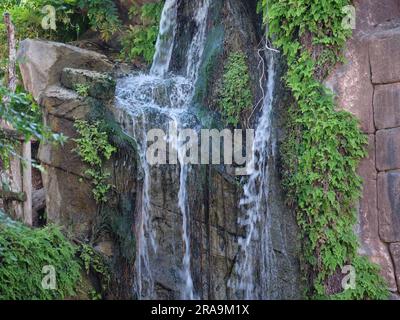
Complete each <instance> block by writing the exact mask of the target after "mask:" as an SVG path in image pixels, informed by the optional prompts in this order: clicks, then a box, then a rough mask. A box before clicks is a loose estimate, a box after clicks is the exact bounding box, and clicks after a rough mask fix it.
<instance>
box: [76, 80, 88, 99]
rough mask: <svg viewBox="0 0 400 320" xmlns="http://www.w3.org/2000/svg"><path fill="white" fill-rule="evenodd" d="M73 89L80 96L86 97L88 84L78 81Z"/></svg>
mask: <svg viewBox="0 0 400 320" xmlns="http://www.w3.org/2000/svg"><path fill="white" fill-rule="evenodd" d="M74 89H75V91H76V93H77V94H79V95H80V96H81V97H87V96H88V95H89V89H90V86H89V85H87V84H82V83H78V84H76V85H75V88H74Z"/></svg>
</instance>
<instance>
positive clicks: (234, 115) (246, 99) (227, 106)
mask: <svg viewBox="0 0 400 320" xmlns="http://www.w3.org/2000/svg"><path fill="white" fill-rule="evenodd" d="M252 103H253V95H252V92H251V87H250V75H249V68H248V66H247V62H246V56H245V55H244V53H243V52H233V53H231V54H230V55H229V56H228V60H227V62H226V66H225V70H224V74H223V77H222V83H221V86H220V88H219V100H218V105H219V109H220V111H221V112H222V115H223V117H224V119H225V121H226V123H228V124H230V125H233V126H237V125H238V123H239V122H240V116H241V114H242V112H243V111H245V110H248V109H249V108H251V106H252Z"/></svg>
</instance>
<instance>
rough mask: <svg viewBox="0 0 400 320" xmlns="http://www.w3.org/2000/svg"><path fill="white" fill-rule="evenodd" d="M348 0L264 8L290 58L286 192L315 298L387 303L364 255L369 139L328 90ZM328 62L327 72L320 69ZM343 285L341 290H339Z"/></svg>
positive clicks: (273, 0)
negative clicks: (352, 276)
mask: <svg viewBox="0 0 400 320" xmlns="http://www.w3.org/2000/svg"><path fill="white" fill-rule="evenodd" d="M349 4H350V2H349V1H348V0H328V1H320V0H311V1H310V0H298V1H292V0H261V1H260V6H259V7H260V9H263V12H264V16H265V22H266V23H268V25H269V30H270V36H271V37H272V39H273V40H274V44H275V46H276V47H278V48H280V49H281V50H282V52H283V55H284V56H285V58H286V61H287V65H288V70H287V74H286V76H285V80H286V84H287V86H288V88H289V89H290V90H291V93H292V95H293V97H294V99H295V103H294V104H293V105H292V106H291V107H290V108H289V109H290V111H289V117H288V121H287V123H288V127H287V129H288V133H289V134H288V137H287V139H286V141H285V143H284V146H283V158H284V162H285V170H284V175H285V186H286V188H287V190H288V191H289V192H288V198H289V199H291V200H292V202H293V204H294V205H296V208H297V221H298V225H299V227H300V230H301V234H302V236H303V240H304V253H303V255H304V263H305V270H306V276H307V277H308V279H309V280H310V282H311V286H312V288H313V290H312V293H311V294H312V296H313V297H314V298H330V299H381V298H386V297H387V296H388V291H387V287H386V284H385V283H384V281H383V279H382V278H381V277H380V275H379V268H378V267H377V266H375V265H373V264H372V263H371V262H369V260H368V259H367V258H366V257H360V256H359V255H358V254H357V249H358V246H359V244H358V239H357V236H356V235H355V233H354V226H355V224H356V221H357V215H356V210H355V202H356V201H357V200H358V199H359V196H360V190H361V179H360V177H359V176H358V175H357V173H356V170H357V167H358V164H359V161H360V160H361V159H362V158H363V157H364V156H365V155H366V151H365V145H366V142H367V139H366V137H365V135H363V134H362V132H361V131H360V129H359V124H358V121H357V120H356V119H355V118H354V117H353V116H352V115H351V114H349V113H348V112H345V111H336V110H335V104H334V99H333V94H332V92H330V91H329V90H328V89H327V88H325V87H324V86H323V84H322V83H321V82H322V80H323V79H324V77H325V76H326V75H327V74H328V72H329V71H330V69H331V68H332V67H333V66H334V65H335V64H336V63H337V62H338V61H340V60H341V50H342V48H343V47H344V45H345V41H346V39H347V37H348V36H349V35H350V33H351V32H350V31H351V30H348V29H346V28H345V26H344V25H343V24H342V21H343V19H344V18H345V17H344V13H343V12H344V11H343V8H344V7H345V6H347V5H349ZM321 61H324V64H322V63H320V62H321ZM345 265H351V266H353V267H354V269H355V271H356V287H355V288H351V289H348V290H345V291H344V290H343V289H342V288H332V286H333V287H335V285H334V283H335V281H333V282H332V281H331V279H335V278H337V277H338V276H339V277H343V276H342V275H341V271H342V268H343V267H344V266H345ZM339 285H340V284H339Z"/></svg>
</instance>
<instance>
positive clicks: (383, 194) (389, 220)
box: [378, 171, 400, 243]
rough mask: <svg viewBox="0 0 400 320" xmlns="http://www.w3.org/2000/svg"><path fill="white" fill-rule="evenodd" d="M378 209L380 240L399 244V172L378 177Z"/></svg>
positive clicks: (381, 174) (382, 174)
mask: <svg viewBox="0 0 400 320" xmlns="http://www.w3.org/2000/svg"><path fill="white" fill-rule="evenodd" d="M378 209H379V234H380V236H381V238H382V240H383V241H385V242H387V243H392V242H400V171H393V172H388V173H380V174H379V175H378Z"/></svg>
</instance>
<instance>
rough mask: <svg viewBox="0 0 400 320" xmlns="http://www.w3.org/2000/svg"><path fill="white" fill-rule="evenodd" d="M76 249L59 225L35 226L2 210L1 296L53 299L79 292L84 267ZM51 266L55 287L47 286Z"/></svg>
mask: <svg viewBox="0 0 400 320" xmlns="http://www.w3.org/2000/svg"><path fill="white" fill-rule="evenodd" d="M75 253H76V248H75V246H74V245H73V244H71V243H70V242H69V241H68V240H67V239H66V238H65V236H64V235H63V234H62V233H61V231H60V229H59V228H58V227H55V226H52V225H50V226H47V227H45V228H43V229H34V230H33V229H30V228H28V227H25V226H24V225H22V224H21V223H19V222H14V221H12V220H11V219H9V218H7V217H6V216H5V215H4V214H3V213H1V212H0V300H50V299H64V298H66V297H71V296H73V295H75V293H76V288H77V285H78V283H79V281H80V270H81V268H80V264H79V262H78V260H77V259H75ZM46 267H50V268H48V269H46ZM49 270H54V271H55V274H54V276H55V278H54V279H55V283H54V284H55V286H54V287H52V288H50V287H49V288H47V287H46V285H47V284H48V283H47V282H46V281H45V280H46V279H45V277H46V275H49V276H50V274H49V273H48V272H49ZM42 282H44V284H45V286H43V285H42ZM49 283H50V282H49Z"/></svg>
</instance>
